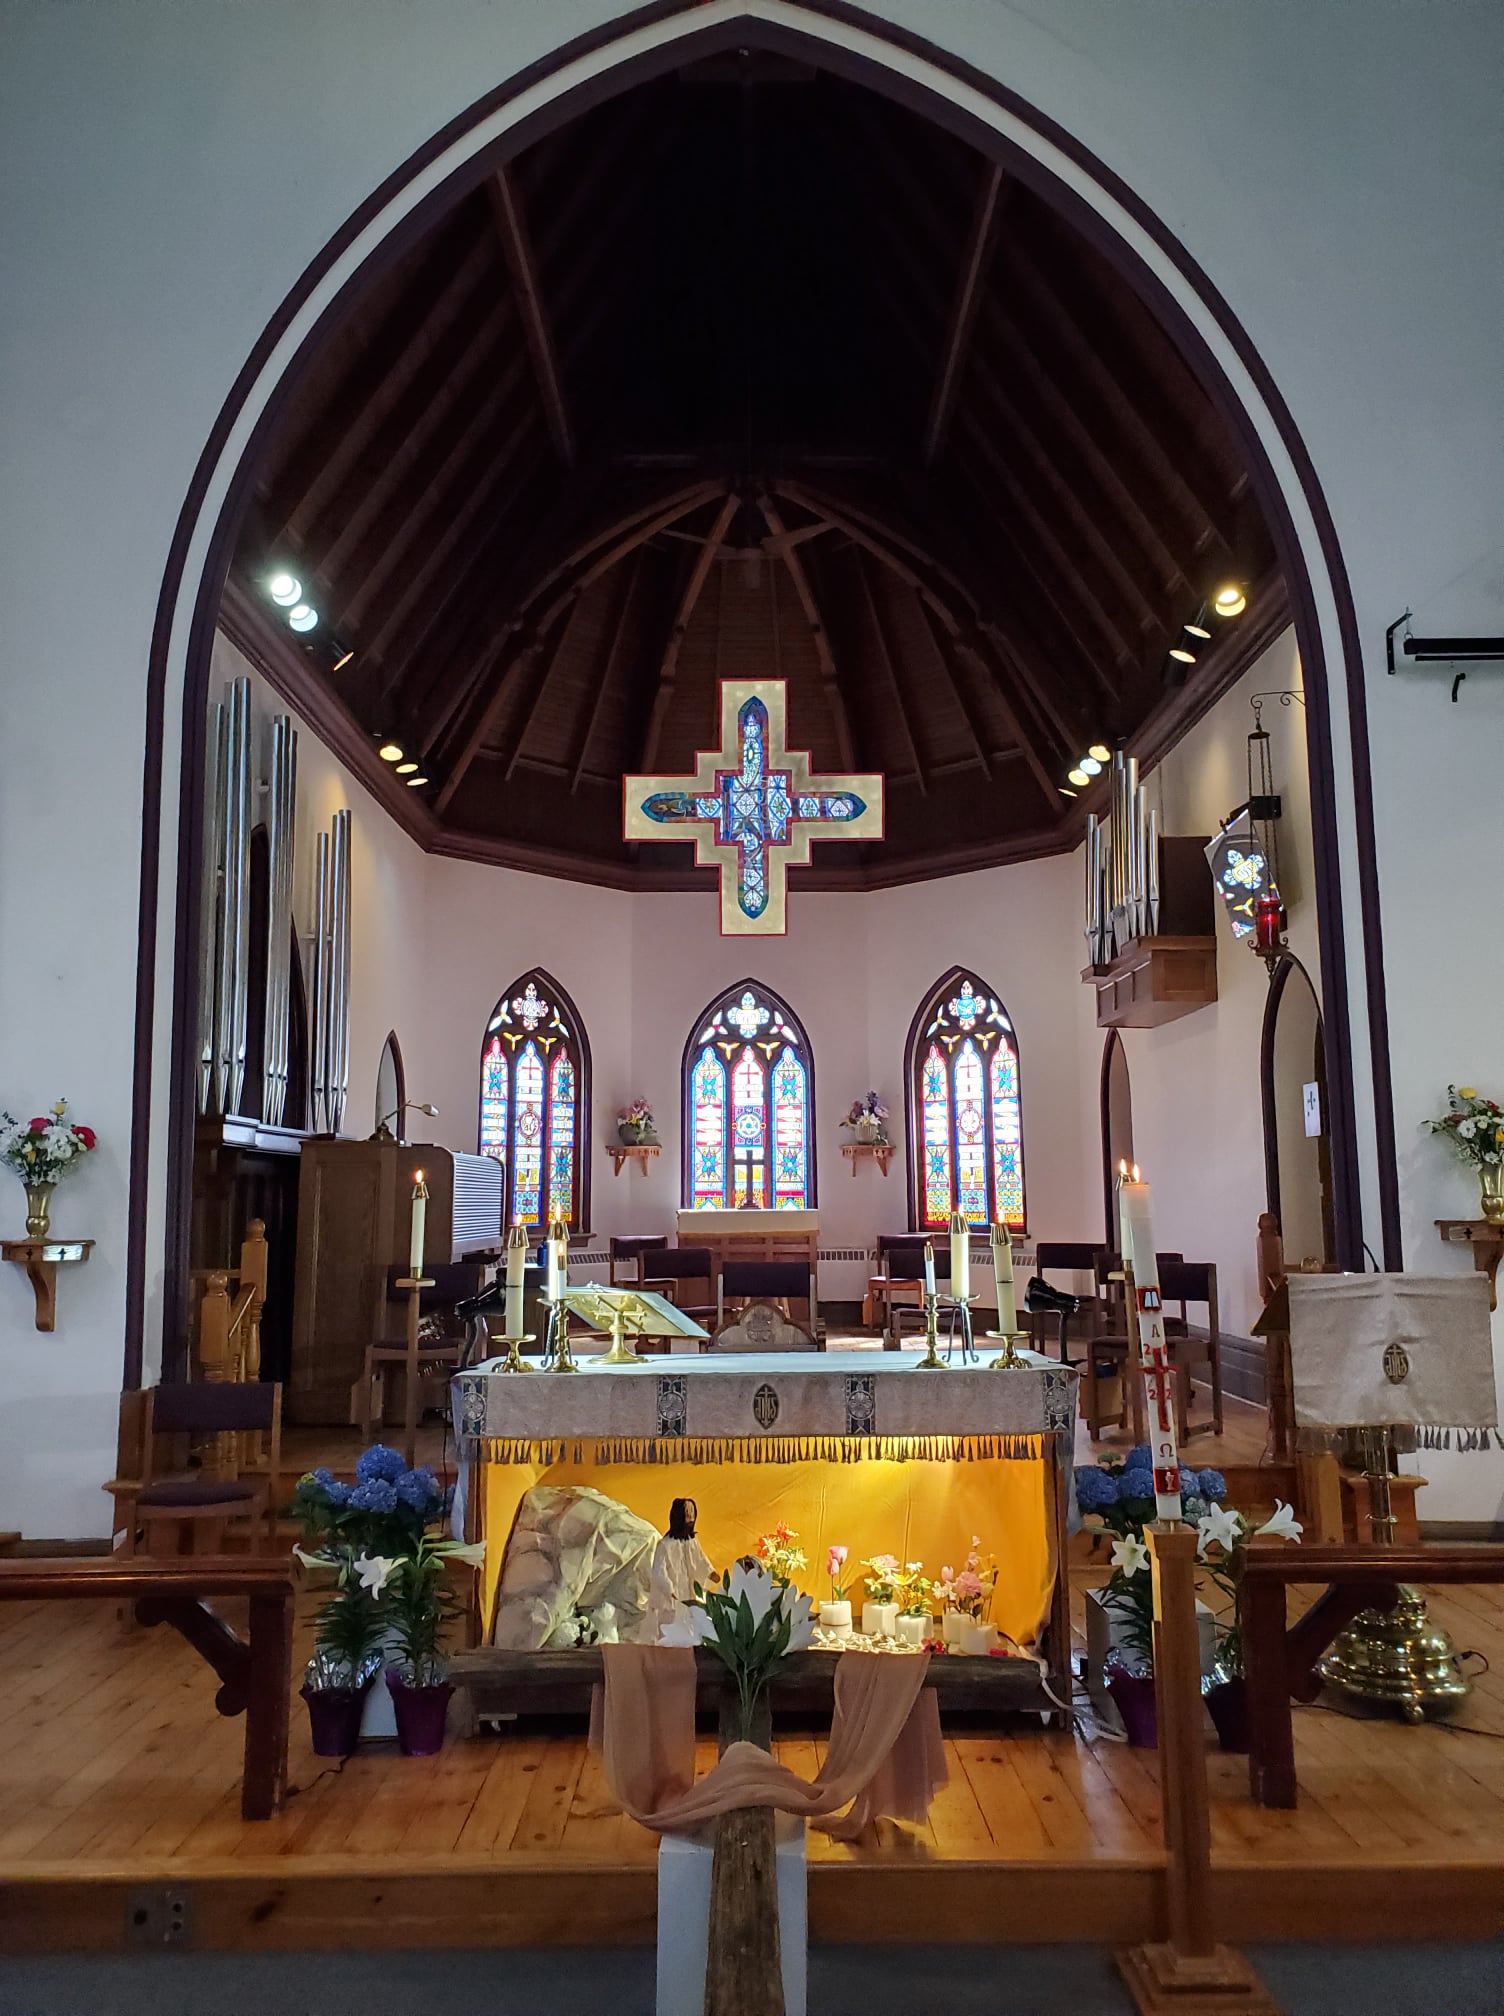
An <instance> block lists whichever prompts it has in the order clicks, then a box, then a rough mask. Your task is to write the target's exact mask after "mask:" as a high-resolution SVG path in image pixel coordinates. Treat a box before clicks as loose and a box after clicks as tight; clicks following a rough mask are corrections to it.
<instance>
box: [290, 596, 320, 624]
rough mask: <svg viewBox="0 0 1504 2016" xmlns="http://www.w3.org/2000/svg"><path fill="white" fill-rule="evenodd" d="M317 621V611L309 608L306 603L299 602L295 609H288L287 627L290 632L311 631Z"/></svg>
mask: <svg viewBox="0 0 1504 2016" xmlns="http://www.w3.org/2000/svg"><path fill="white" fill-rule="evenodd" d="M318 620H319V612H318V610H317V609H314V608H312V607H310V605H309V604H308V603H307V602H300V603H299V604H298V606H297V608H296V609H289V610H288V612H287V622H288V627H289V628H290V629H292V630H311V629H312V628H313V626H314V624H315V623H317V622H318Z"/></svg>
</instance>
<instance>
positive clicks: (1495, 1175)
mask: <svg viewBox="0 0 1504 2016" xmlns="http://www.w3.org/2000/svg"><path fill="white" fill-rule="evenodd" d="M1478 1187H1479V1189H1480V1190H1481V1191H1482V1193H1483V1194H1482V1200H1481V1201H1482V1206H1483V1215H1484V1217H1485V1218H1486V1219H1487V1220H1488V1222H1489V1224H1490V1225H1504V1162H1480V1163H1479V1164H1478Z"/></svg>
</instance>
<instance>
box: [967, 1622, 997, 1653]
mask: <svg viewBox="0 0 1504 2016" xmlns="http://www.w3.org/2000/svg"><path fill="white" fill-rule="evenodd" d="M996 1643H997V1626H996V1625H995V1624H982V1623H979V1622H978V1620H977V1619H976V1618H975V1617H973V1618H972V1619H971V1628H970V1630H969V1631H968V1632H967V1633H966V1635H965V1637H964V1638H963V1639H962V1640H961V1643H960V1647H959V1650H961V1651H962V1652H966V1653H969V1654H970V1656H971V1657H972V1658H973V1659H985V1658H986V1657H987V1654H988V1653H989V1652H990V1651H991V1650H992V1648H993V1646H994V1645H995V1644H996Z"/></svg>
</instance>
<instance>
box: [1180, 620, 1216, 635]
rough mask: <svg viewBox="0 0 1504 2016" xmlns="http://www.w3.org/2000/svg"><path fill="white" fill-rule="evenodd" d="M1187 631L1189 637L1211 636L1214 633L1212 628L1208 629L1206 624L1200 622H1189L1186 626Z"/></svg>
mask: <svg viewBox="0 0 1504 2016" xmlns="http://www.w3.org/2000/svg"><path fill="white" fill-rule="evenodd" d="M1185 633H1186V635H1187V636H1188V637H1201V638H1210V636H1211V634H1212V633H1211V631H1210V630H1208V629H1206V628H1205V626H1204V625H1203V624H1200V623H1187V624H1186V626H1185Z"/></svg>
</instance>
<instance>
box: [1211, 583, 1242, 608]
mask: <svg viewBox="0 0 1504 2016" xmlns="http://www.w3.org/2000/svg"><path fill="white" fill-rule="evenodd" d="M1212 607H1213V608H1214V609H1215V610H1216V612H1217V614H1218V615H1219V616H1241V615H1242V613H1243V611H1244V610H1245V609H1246V608H1247V607H1248V597H1247V596H1246V595H1245V594H1244V593H1243V591H1242V589H1241V588H1240V587H1239V586H1238V584H1237V582H1236V581H1229V582H1228V584H1227V586H1226V587H1225V588H1219V589H1218V590H1217V593H1216V595H1215V597H1214V598H1213V601H1212Z"/></svg>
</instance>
